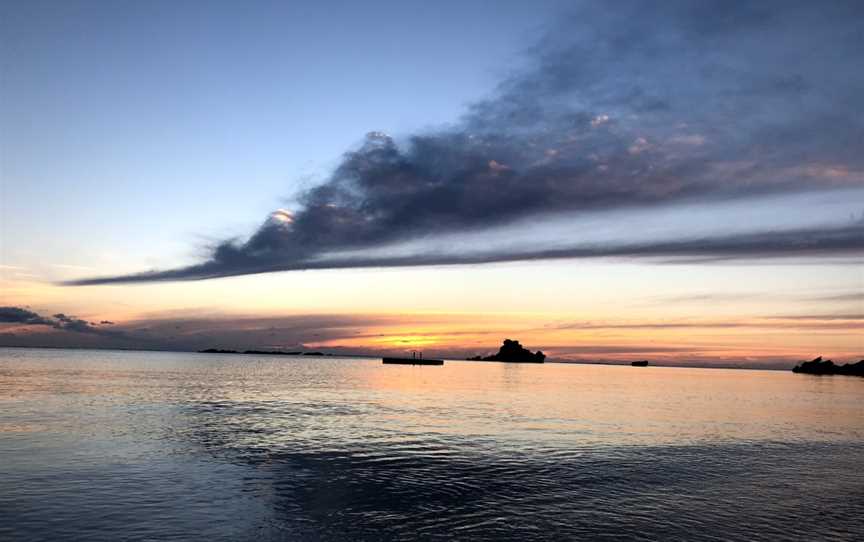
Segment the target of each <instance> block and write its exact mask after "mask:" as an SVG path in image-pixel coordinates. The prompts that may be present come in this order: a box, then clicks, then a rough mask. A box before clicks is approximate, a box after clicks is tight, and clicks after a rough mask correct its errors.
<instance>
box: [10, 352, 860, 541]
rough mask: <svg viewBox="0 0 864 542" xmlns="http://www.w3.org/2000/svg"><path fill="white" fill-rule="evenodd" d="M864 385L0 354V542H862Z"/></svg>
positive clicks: (653, 371) (305, 361) (341, 362)
mask: <svg viewBox="0 0 864 542" xmlns="http://www.w3.org/2000/svg"><path fill="white" fill-rule="evenodd" d="M862 400H864V379H860V378H854V377H814V376H809V375H793V374H792V373H785V372H770V371H732V370H706V369H665V368H650V367H649V368H644V369H643V368H631V367H604V366H589V365H556V364H545V365H539V366H538V365H508V364H498V363H468V362H448V363H447V364H446V365H445V366H444V367H410V366H384V365H381V364H380V362H375V361H370V360H351V359H340V358H324V359H309V358H282V357H278V358H276V357H255V356H226V355H205V354H175V353H143V352H94V351H64V350H17V349H0V540H63V539H79V540H155V539H174V540H178V539H180V540H210V541H214V540H244V539H257V540H410V539H440V540H452V539H459V540H484V539H515V540H532V539H535V540H573V539H586V540H676V539H677V540H685V539H686V540H745V539H746V540H772V541H773V540H808V541H809V540H862V539H864V521H862V516H864V410H862Z"/></svg>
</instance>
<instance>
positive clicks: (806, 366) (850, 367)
mask: <svg viewBox="0 0 864 542" xmlns="http://www.w3.org/2000/svg"><path fill="white" fill-rule="evenodd" d="M792 372H793V373H806V374H811V375H851V376H864V359H862V360H861V361H859V362H858V363H846V364H844V365H836V364H835V363H834V362H833V361H831V360H830V359H826V360H823V359H822V356H819V357H818V358H816V359H814V360H811V361H805V362H804V363H801V364H799V365H798V366H796V367H795V368H794V369H792Z"/></svg>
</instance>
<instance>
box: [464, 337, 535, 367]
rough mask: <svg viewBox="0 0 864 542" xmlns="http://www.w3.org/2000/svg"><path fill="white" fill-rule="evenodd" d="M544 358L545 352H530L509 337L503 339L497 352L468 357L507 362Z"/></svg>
mask: <svg viewBox="0 0 864 542" xmlns="http://www.w3.org/2000/svg"><path fill="white" fill-rule="evenodd" d="M545 360H546V354H544V353H543V352H542V351H540V350H538V351H537V352H532V351H530V350H528V349H527V348H524V347H523V346H522V345H521V344H519V341H513V340H510V339H504V344H502V345H501V348H499V349H498V353H497V354H493V355H491V356H486V357H483V356H474V357H473V358H468V361H504V362H508V363H543V362H544V361H545Z"/></svg>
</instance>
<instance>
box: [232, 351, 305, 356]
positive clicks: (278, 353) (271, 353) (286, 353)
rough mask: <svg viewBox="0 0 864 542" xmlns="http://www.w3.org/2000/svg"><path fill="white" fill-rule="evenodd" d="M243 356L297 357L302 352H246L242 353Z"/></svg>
mask: <svg viewBox="0 0 864 542" xmlns="http://www.w3.org/2000/svg"><path fill="white" fill-rule="evenodd" d="M243 353H244V354H258V355H264V356H299V355H300V354H302V353H303V352H301V351H300V350H297V351H296V352H282V351H280V350H246V351H244V352H243Z"/></svg>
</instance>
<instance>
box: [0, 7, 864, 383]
mask: <svg viewBox="0 0 864 542" xmlns="http://www.w3.org/2000/svg"><path fill="white" fill-rule="evenodd" d="M861 20H864V6H862V5H861V4H860V2H855V1H842V0H835V1H828V2H824V3H819V5H815V4H814V3H812V2H805V1H782V2H781V1H770V0H766V1H763V2H758V3H752V2H743V1H740V2H739V1H722V2H721V1H714V0H704V1H695V2H694V1H684V0H680V1H679V0H672V1H664V2H660V1H635V0H633V1H630V0H616V1H613V2H587V1H586V2H563V1H551V0H550V1H535V2H516V1H513V2H504V1H502V2H495V3H490V2H480V1H460V2H446V1H445V2H435V3H429V2H412V1H408V2H395V1H394V2H386V1H382V2H372V3H357V2H311V1H309V2H306V1H296V2H249V3H243V5H240V4H239V3H235V2H207V3H198V2H159V1H154V2H147V3H140V2H125V1H120V2H99V1H70V2H63V3H57V2H39V1H27V2H23V1H20V2H18V1H4V2H2V3H0V126H2V129H0V345H6V346H70V347H103V348H157V349H177V350H197V349H202V348H209V347H219V348H236V349H247V348H252V349H286V350H308V349H316V350H325V351H328V352H333V353H371V354H376V353H377V354H380V353H399V352H410V351H412V350H423V351H425V352H427V353H428V354H434V355H442V356H452V357H457V358H458V357H465V356H469V355H475V354H484V353H488V352H492V351H494V350H495V349H496V348H497V345H498V344H500V342H501V340H502V339H503V338H505V337H509V338H515V339H519V340H520V341H521V342H522V343H523V344H525V345H526V346H528V347H530V348H532V349H538V348H540V349H542V350H543V351H544V352H546V353H547V355H548V356H549V358H550V359H554V360H561V361H593V362H598V361H599V362H610V363H617V362H622V363H623V362H627V361H630V360H633V359H650V360H652V361H655V362H657V363H660V364H679V365H708V366H711V365H718V366H748V367H786V366H789V365H791V364H794V363H795V362H796V361H799V360H801V359H808V358H812V357H815V356H817V355H824V356H828V357H832V358H834V359H836V360H841V361H849V360H857V359H860V358H862V357H864V333H862V331H864V329H862V328H864V324H862V319H864V266H862V265H861V264H862V255H864V153H862V152H861V150H862V148H861V146H862V141H864V113H862V112H864V72H862V71H861V70H860V69H858V63H859V61H860V58H861V57H862V55H864V32H862V29H861V23H860V21H861Z"/></svg>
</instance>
